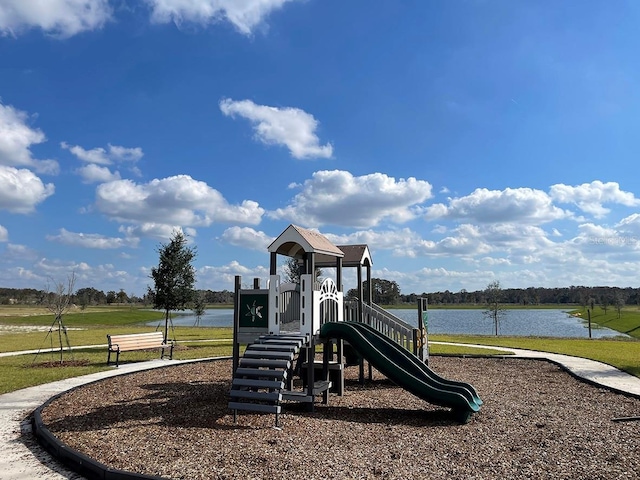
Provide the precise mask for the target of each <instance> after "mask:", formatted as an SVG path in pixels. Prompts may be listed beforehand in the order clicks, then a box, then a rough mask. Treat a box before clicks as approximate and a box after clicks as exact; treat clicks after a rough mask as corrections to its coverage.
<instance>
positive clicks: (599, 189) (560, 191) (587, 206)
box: [549, 180, 640, 218]
mask: <svg viewBox="0 0 640 480" xmlns="http://www.w3.org/2000/svg"><path fill="white" fill-rule="evenodd" d="M549 194H550V196H551V198H553V199H554V200H555V201H556V202H559V203H571V204H574V205H576V206H577V207H578V208H580V210H582V211H583V212H586V213H589V214H591V215H593V216H594V217H595V218H602V217H604V216H605V215H607V214H608V213H609V212H610V209H608V208H606V207H604V205H603V204H605V203H613V204H619V205H625V206H628V207H635V206H638V205H640V199H638V198H636V197H635V195H634V194H633V193H631V192H625V191H623V190H620V185H619V184H618V183H617V182H606V183H604V182H601V181H600V180H595V181H593V182H591V183H583V184H582V185H577V186H570V185H564V184H562V183H558V184H556V185H552V186H551V189H550V190H549Z"/></svg>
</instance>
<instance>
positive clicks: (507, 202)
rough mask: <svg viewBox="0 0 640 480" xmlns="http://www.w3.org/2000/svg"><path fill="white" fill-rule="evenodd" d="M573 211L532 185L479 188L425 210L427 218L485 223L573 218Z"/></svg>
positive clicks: (539, 221)
mask: <svg viewBox="0 0 640 480" xmlns="http://www.w3.org/2000/svg"><path fill="white" fill-rule="evenodd" d="M571 217H572V213H571V212H568V211H566V210H563V209H561V208H558V207H556V206H555V205H553V202H552V199H551V197H550V196H549V195H547V194H546V193H545V192H543V191H541V190H536V189H532V188H506V189H505V190H488V189H486V188H477V189H476V190H474V191H473V192H472V193H471V194H469V195H467V196H464V197H457V198H451V199H449V203H448V204H446V205H445V204H443V203H437V204H434V205H431V206H429V207H428V208H427V209H426V210H425V218H426V219H427V220H437V219H452V220H471V221H477V222H481V223H493V222H520V223H534V224H538V223H546V222H551V221H553V220H560V219H563V218H571Z"/></svg>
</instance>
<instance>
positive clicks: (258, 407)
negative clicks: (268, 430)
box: [229, 402, 282, 413]
mask: <svg viewBox="0 0 640 480" xmlns="http://www.w3.org/2000/svg"><path fill="white" fill-rule="evenodd" d="M229 408H230V409H232V410H244V411H248V412H264V413H280V411H281V409H282V407H281V406H280V405H265V404H263V403H242V402H229Z"/></svg>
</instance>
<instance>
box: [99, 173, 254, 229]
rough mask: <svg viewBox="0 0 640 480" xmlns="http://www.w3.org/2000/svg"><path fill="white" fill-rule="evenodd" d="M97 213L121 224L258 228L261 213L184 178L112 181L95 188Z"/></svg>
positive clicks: (188, 178) (204, 184)
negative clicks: (224, 224)
mask: <svg viewBox="0 0 640 480" xmlns="http://www.w3.org/2000/svg"><path fill="white" fill-rule="evenodd" d="M95 205H96V207H97V209H98V210H99V211H100V212H102V213H104V214H105V215H107V216H108V217H111V218H112V219H114V220H118V221H121V222H125V223H139V224H159V225H181V226H190V227H197V226H208V225H210V224H211V223H213V222H233V223H245V224H258V223H260V220H261V218H262V215H263V214H264V210H263V209H262V208H261V207H260V206H259V205H258V203H256V202H254V201H250V200H245V201H243V202H242V203H241V204H240V205H230V204H229V203H228V202H227V201H226V200H225V199H224V197H223V196H222V194H221V193H220V192H218V191H217V190H215V189H213V188H211V187H209V186H208V185H207V184H206V183H204V182H201V181H197V180H194V179H193V178H191V177H190V176H188V175H177V176H174V177H168V178H163V179H159V180H158V179H156V180H152V181H151V182H149V183H146V184H136V183H134V182H133V181H131V180H116V181H113V182H108V183H103V184H101V185H99V186H98V187H97V188H96V203H95Z"/></svg>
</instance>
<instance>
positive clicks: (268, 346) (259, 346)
mask: <svg viewBox="0 0 640 480" xmlns="http://www.w3.org/2000/svg"><path fill="white" fill-rule="evenodd" d="M248 349H251V350H268V351H276V352H291V353H298V350H299V348H297V347H296V346H295V345H293V344H289V343H286V344H284V343H252V344H251V345H249V346H248V347H247V350H248Z"/></svg>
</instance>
